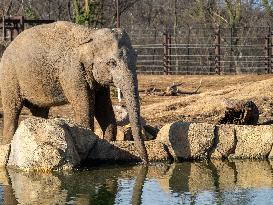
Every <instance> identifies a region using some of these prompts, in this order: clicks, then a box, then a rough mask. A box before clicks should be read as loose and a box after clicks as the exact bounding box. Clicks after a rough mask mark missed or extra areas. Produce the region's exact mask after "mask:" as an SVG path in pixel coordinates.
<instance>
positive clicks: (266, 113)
mask: <svg viewBox="0 0 273 205" xmlns="http://www.w3.org/2000/svg"><path fill="white" fill-rule="evenodd" d="M200 79H202V86H201V88H200V90H199V93H198V94H194V95H182V96H171V97H166V96H146V95H145V93H144V92H141V99H142V110H141V113H142V116H143V117H144V118H145V119H146V120H147V121H148V122H149V123H150V124H152V125H158V126H159V127H160V126H162V125H163V124H166V123H169V122H173V121H191V122H212V123H213V122H217V121H218V120H219V118H220V117H221V116H222V115H223V112H224V108H225V103H224V102H225V101H226V100H230V99H234V100H252V101H253V102H254V103H255V104H256V105H257V106H258V108H259V111H260V120H259V123H269V122H270V120H272V119H273V116H272V113H273V98H272V97H273V92H272V91H271V90H272V87H273V75H240V76H230V75H226V76H139V88H140V91H142V90H145V89H146V88H148V87H151V86H155V87H158V88H162V89H165V88H166V87H167V86H169V85H171V84H172V83H173V82H175V83H180V82H182V83H183V84H182V86H180V87H179V89H181V90H182V91H192V90H195V88H196V87H197V86H198V85H199V81H200Z"/></svg>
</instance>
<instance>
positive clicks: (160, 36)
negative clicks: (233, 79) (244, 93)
mask: <svg viewBox="0 0 273 205" xmlns="http://www.w3.org/2000/svg"><path fill="white" fill-rule="evenodd" d="M129 33H130V36H131V39H132V42H133V44H134V48H135V49H136V50H137V52H138V63H137V71H138V73H145V74H166V75H168V74H240V73H271V72H272V71H273V55H272V53H273V44H272V42H273V32H271V28H270V27H252V28H221V27H218V28H216V29H208V28H184V29H180V30H178V31H172V30H167V31H165V32H162V31H161V32H160V31H158V30H150V31H149V30H148V31H134V30H132V31H130V32H129Z"/></svg>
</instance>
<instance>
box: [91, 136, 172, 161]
mask: <svg viewBox="0 0 273 205" xmlns="http://www.w3.org/2000/svg"><path fill="white" fill-rule="evenodd" d="M145 147H146V150H147V154H148V159H149V161H150V162H158V161H160V162H164V161H169V160H171V158H172V156H171V155H170V154H169V152H168V150H167V149H166V148H165V146H164V144H163V143H161V142H158V141H155V140H151V141H145ZM88 160H91V161H107V162H114V161H125V162H126V161H127V162H134V161H141V158H140V156H139V153H138V151H137V149H136V147H135V142H133V141H115V142H111V143H109V142H107V141H105V140H101V139H99V140H98V141H97V144H96V146H95V147H94V148H93V149H92V150H91V151H90V153H89V156H88Z"/></svg>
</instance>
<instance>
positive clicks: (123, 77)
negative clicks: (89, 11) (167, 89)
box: [83, 29, 148, 162]
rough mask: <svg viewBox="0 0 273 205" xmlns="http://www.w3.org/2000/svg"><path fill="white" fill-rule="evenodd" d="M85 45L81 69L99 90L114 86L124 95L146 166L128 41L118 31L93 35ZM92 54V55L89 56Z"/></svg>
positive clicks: (134, 77)
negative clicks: (84, 70)
mask: <svg viewBox="0 0 273 205" xmlns="http://www.w3.org/2000/svg"><path fill="white" fill-rule="evenodd" d="M95 33H96V34H95V35H93V38H92V40H91V41H89V42H88V43H86V46H85V48H84V49H85V52H84V53H85V55H83V64H84V65H85V66H84V67H85V68H86V69H87V68H88V67H89V68H90V69H87V70H88V71H89V72H90V75H92V78H93V79H95V81H96V82H97V83H99V84H101V85H102V86H108V85H109V84H111V83H114V85H116V86H117V87H118V88H120V89H121V92H122V93H123V95H124V99H125V102H126V106H127V109H128V113H129V119H130V123H131V127H132V134H133V137H134V140H135V145H136V147H137V149H138V151H139V154H140V156H141V158H142V160H143V161H144V162H148V157H147V151H146V148H145V145H144V140H143V138H142V137H141V124H140V105H139V93H138V82H137V74H136V53H135V51H134V49H133V48H132V45H131V42H130V38H129V36H128V35H127V33H126V32H125V31H123V30H121V29H114V30H110V29H100V30H97V31H95ZM90 54H91V55H90Z"/></svg>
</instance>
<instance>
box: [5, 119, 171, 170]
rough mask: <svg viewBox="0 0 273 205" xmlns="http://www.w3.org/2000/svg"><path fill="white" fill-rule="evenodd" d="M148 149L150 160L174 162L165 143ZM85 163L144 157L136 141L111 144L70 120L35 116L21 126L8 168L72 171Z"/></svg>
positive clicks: (147, 143) (158, 143) (151, 142)
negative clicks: (171, 160) (136, 145)
mask: <svg viewBox="0 0 273 205" xmlns="http://www.w3.org/2000/svg"><path fill="white" fill-rule="evenodd" d="M145 146H146V149H147V152H148V157H149V160H150V161H167V160H170V158H171V156H170V155H169V152H168V151H167V150H166V149H165V145H164V144H163V143H161V142H158V141H149V142H145ZM6 147H8V145H7V146H6ZM7 153H8V152H6V154H7ZM5 156H6V155H5ZM2 158H3V160H4V159H6V157H2ZM83 161H84V162H85V163H88V162H90V163H91V164H92V163H93V162H94V161H107V162H114V161H130V162H132V161H134V162H136V161H141V158H140V157H139V154H138V151H137V149H136V148H135V144H134V142H130V141H126V142H118V141H116V142H111V143H110V142H108V141H106V140H103V139H100V138H99V137H98V136H97V135H95V134H94V133H93V132H92V131H91V130H90V129H87V128H83V127H79V126H77V125H74V124H73V123H71V122H69V121H67V120H64V119H58V118H56V119H43V118H37V117H33V118H28V119H26V120H24V121H22V122H21V123H20V125H19V127H18V129H17V131H16V133H15V135H14V137H13V140H12V142H11V151H10V155H9V160H8V164H7V166H8V167H11V168H16V169H20V170H23V171H30V170H37V171H44V170H68V169H72V168H73V167H76V166H78V165H81V162H83ZM87 165H88V164H87Z"/></svg>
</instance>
